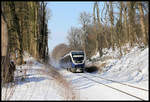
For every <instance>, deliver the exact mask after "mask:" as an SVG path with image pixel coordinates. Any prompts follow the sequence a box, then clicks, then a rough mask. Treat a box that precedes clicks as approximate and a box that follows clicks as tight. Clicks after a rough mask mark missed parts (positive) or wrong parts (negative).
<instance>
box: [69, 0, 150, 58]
mask: <svg viewBox="0 0 150 102" xmlns="http://www.w3.org/2000/svg"><path fill="white" fill-rule="evenodd" d="M99 7H101V8H102V9H99ZM79 21H80V24H81V25H82V27H71V29H70V30H69V32H68V36H67V38H68V42H69V46H70V47H71V48H72V49H80V50H81V49H82V50H84V51H85V52H86V55H87V58H90V57H91V56H92V55H94V54H95V53H97V52H99V55H100V56H101V57H102V56H103V49H104V48H108V49H109V48H112V49H113V50H115V48H116V47H117V48H119V49H120V56H122V46H124V45H125V44H127V43H128V44H130V46H131V47H133V46H134V45H135V44H136V45H139V46H140V47H145V46H148V44H149V43H148V42H149V34H148V33H149V32H148V31H149V23H148V22H149V2H148V1H147V2H146V1H145V2H144V1H143V2H139V1H138V2H136V1H132V2H122V1H120V2H111V1H110V2H103V3H100V2H99V3H98V2H95V3H94V4H93V14H90V13H87V12H81V13H80V17H79Z"/></svg>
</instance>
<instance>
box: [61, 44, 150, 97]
mask: <svg viewBox="0 0 150 102" xmlns="http://www.w3.org/2000/svg"><path fill="white" fill-rule="evenodd" d="M127 49H128V50H129V52H128V53H127V54H124V53H123V56H122V57H121V58H120V59H119V58H118V56H119V50H115V51H112V50H111V49H110V50H108V51H107V52H108V53H106V55H104V56H105V57H106V56H111V58H110V59H107V60H104V61H103V62H102V61H98V62H95V63H96V64H101V63H104V62H105V63H107V64H106V66H104V68H103V70H102V72H98V71H97V72H93V73H90V74H91V75H95V76H99V77H103V78H107V79H111V80H114V81H118V82H122V83H125V84H129V85H133V86H137V87H140V88H144V89H147V90H149V87H148V83H149V82H148V81H149V79H148V78H149V73H148V70H149V69H148V68H149V65H148V56H149V52H148V50H149V48H145V49H141V48H138V47H137V46H136V47H134V48H127ZM94 58H95V59H96V58H99V54H96V55H95V56H93V59H94ZM89 63H92V62H89ZM62 73H64V76H65V77H66V78H67V79H68V81H70V82H72V84H73V86H74V90H77V91H79V92H80V99H81V100H82V99H83V100H84V99H86V100H139V99H137V98H135V97H131V96H129V95H126V94H124V93H120V92H118V91H116V90H113V89H111V88H108V87H106V86H104V85H100V84H98V83H95V82H93V81H91V80H88V79H87V78H84V77H81V76H78V73H76V74H73V73H71V72H67V71H62ZM88 74H89V73H88ZM81 75H86V76H87V77H88V78H89V79H91V78H92V77H91V76H90V75H87V72H86V73H83V74H81ZM92 79H94V80H96V81H99V82H101V83H103V84H107V85H110V86H112V87H115V88H119V89H121V90H124V91H126V92H129V93H130V94H132V95H135V96H138V97H140V98H142V99H144V100H148V98H149V97H148V91H145V92H144V91H141V90H137V89H135V88H130V87H127V86H124V85H120V84H116V83H114V82H110V81H106V80H103V79H101V80H100V79H98V78H96V77H94V78H92Z"/></svg>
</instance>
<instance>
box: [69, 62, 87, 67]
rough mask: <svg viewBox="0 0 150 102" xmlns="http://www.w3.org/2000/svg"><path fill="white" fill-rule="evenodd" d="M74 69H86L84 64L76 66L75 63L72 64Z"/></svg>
mask: <svg viewBox="0 0 150 102" xmlns="http://www.w3.org/2000/svg"><path fill="white" fill-rule="evenodd" d="M71 66H72V68H84V63H83V64H77V65H75V64H74V63H71Z"/></svg>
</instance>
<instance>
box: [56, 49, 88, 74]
mask: <svg viewBox="0 0 150 102" xmlns="http://www.w3.org/2000/svg"><path fill="white" fill-rule="evenodd" d="M85 60H86V55H85V53H84V51H70V52H69V53H68V54H66V55H64V56H63V57H61V59H60V60H59V64H60V67H62V68H65V69H67V70H68V71H70V72H73V73H75V72H82V73H83V72H84V70H85Z"/></svg>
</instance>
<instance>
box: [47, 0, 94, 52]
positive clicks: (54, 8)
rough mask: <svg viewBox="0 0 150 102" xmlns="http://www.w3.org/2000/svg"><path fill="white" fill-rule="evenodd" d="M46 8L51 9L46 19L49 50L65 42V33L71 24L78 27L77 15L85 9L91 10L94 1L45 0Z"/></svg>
mask: <svg viewBox="0 0 150 102" xmlns="http://www.w3.org/2000/svg"><path fill="white" fill-rule="evenodd" d="M47 3H48V4H47V8H48V9H50V10H51V14H52V16H51V18H50V20H49V21H48V29H50V31H51V33H50V36H49V40H48V47H49V51H50V52H51V51H52V50H53V48H54V47H55V46H56V45H58V44H60V43H66V44H67V39H66V37H67V35H68V31H69V29H70V28H71V26H74V27H80V26H81V25H80V23H79V15H80V13H81V12H83V11H85V12H87V13H91V14H92V12H93V4H94V2H87V1H86V2H66V1H65V2H47Z"/></svg>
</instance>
